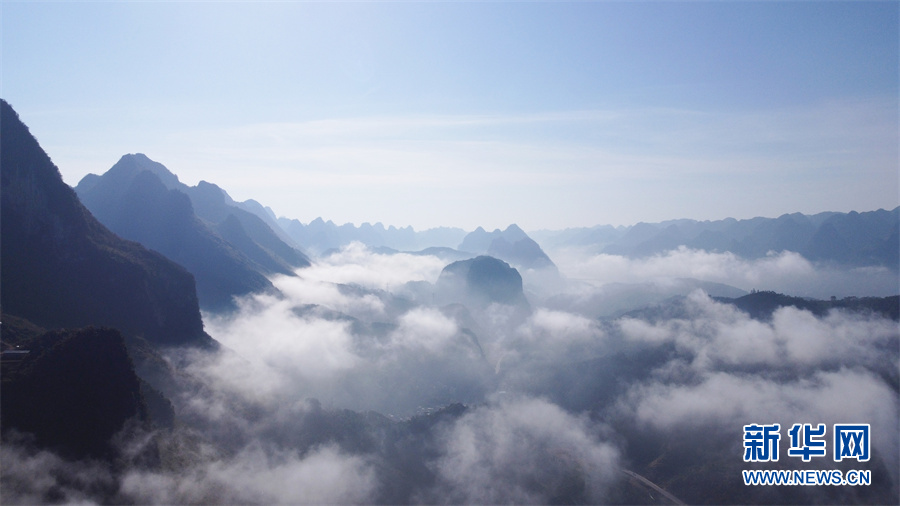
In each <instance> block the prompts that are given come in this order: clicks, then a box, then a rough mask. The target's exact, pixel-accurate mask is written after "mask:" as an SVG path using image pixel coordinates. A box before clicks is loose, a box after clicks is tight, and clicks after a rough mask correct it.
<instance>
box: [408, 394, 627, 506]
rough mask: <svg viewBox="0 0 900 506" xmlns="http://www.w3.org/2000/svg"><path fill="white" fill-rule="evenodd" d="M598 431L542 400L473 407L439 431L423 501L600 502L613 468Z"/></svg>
mask: <svg viewBox="0 0 900 506" xmlns="http://www.w3.org/2000/svg"><path fill="white" fill-rule="evenodd" d="M598 434H599V429H598V428H595V427H592V426H591V425H590V424H589V423H588V422H587V421H586V420H585V419H583V418H579V417H576V416H573V415H570V414H568V413H566V412H565V411H563V410H562V409H560V408H559V407H558V406H556V405H554V404H552V403H550V402H547V401H545V400H541V399H530V398H517V399H501V400H499V401H498V402H495V403H492V404H490V405H487V406H482V407H478V408H474V409H472V410H471V411H469V412H468V413H466V414H465V415H464V416H463V417H462V418H460V419H459V420H457V421H456V422H455V423H454V424H453V426H452V427H451V428H449V430H448V431H447V433H446V435H445V440H444V443H443V455H442V456H441V458H440V459H439V460H438V463H437V470H438V478H439V485H438V488H437V490H436V493H435V496H434V497H426V498H423V499H424V500H425V501H426V502H435V501H437V502H444V503H450V504H460V503H475V504H498V503H516V504H527V503H547V502H548V501H550V500H551V499H556V500H559V496H560V495H561V494H564V493H565V494H569V495H568V496H567V497H565V499H564V500H568V501H576V502H587V503H596V502H602V501H603V498H604V493H605V490H606V488H607V487H608V486H609V485H610V483H611V482H612V480H613V479H614V475H615V473H616V471H617V465H618V451H617V450H616V448H615V447H614V446H613V445H611V444H609V443H606V442H603V441H601V440H600V438H599V437H598Z"/></svg>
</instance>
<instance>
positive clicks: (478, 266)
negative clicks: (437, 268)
mask: <svg viewBox="0 0 900 506" xmlns="http://www.w3.org/2000/svg"><path fill="white" fill-rule="evenodd" d="M435 290H436V292H437V296H438V297H439V298H440V299H441V301H442V302H444V303H447V302H462V303H463V304H467V303H468V304H472V303H474V304H477V305H487V304H491V303H494V302H497V303H500V304H507V305H527V304H528V302H527V301H526V299H525V292H524V291H523V290H522V276H521V275H520V274H519V271H517V270H516V269H515V268H513V267H511V266H510V265H509V264H508V263H506V262H504V261H502V260H498V259H496V258H493V257H489V256H479V257H475V258H470V259H468V260H460V261H458V262H453V263H451V264H450V265H448V266H446V267H444V269H443V270H442V271H441V274H440V276H439V277H438V280H437V283H436V285H435Z"/></svg>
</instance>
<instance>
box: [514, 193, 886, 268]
mask: <svg viewBox="0 0 900 506" xmlns="http://www.w3.org/2000/svg"><path fill="white" fill-rule="evenodd" d="M531 235H532V236H533V237H535V238H536V239H537V240H538V241H540V242H541V243H542V244H543V245H544V247H549V248H551V249H554V248H559V247H567V246H575V247H582V248H587V249H588V250H589V251H590V252H592V253H606V254H611V255H624V256H628V257H645V256H650V255H656V254H659V253H663V252H665V251H669V250H672V249H674V248H677V247H679V246H686V247H688V248H692V249H700V250H706V251H715V252H730V253H734V254H735V255H738V256H741V257H744V258H759V257H763V256H765V255H766V254H767V253H768V252H770V251H775V252H780V251H794V252H797V253H800V254H801V255H803V256H804V257H805V258H807V259H808V260H811V261H817V262H826V263H833V264H838V265H847V266H885V267H889V268H892V269H894V270H898V268H900V207H897V208H894V209H893V210H890V211H886V210H884V209H879V210H877V211H869V212H863V213H857V212H855V211H854V212H850V213H833V212H828V213H819V214H815V215H805V214H800V213H794V214H785V215H782V216H780V217H778V218H753V219H749V220H736V219H734V218H727V219H724V220H717V221H696V220H686V219H682V220H670V221H664V222H661V223H638V224H637V225H634V226H631V227H612V226H610V225H602V226H596V227H590V228H570V229H566V230H561V231H547V230H543V231H538V232H532V234H531Z"/></svg>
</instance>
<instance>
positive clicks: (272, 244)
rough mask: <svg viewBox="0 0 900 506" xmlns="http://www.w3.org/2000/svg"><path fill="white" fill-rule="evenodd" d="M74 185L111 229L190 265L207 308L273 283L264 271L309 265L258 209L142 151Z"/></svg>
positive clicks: (226, 306) (230, 302) (228, 303)
mask: <svg viewBox="0 0 900 506" xmlns="http://www.w3.org/2000/svg"><path fill="white" fill-rule="evenodd" d="M75 190H76V192H78V194H79V196H80V197H81V199H82V202H84V204H85V206H87V207H88V209H90V210H91V212H92V213H93V214H94V215H95V216H96V217H97V219H99V220H100V221H101V222H102V223H103V224H104V225H106V226H108V227H109V228H110V229H111V230H112V231H113V232H115V233H117V234H119V235H120V236H122V237H124V238H126V239H130V240H134V241H138V242H140V243H141V244H144V245H145V246H147V247H149V248H152V249H154V250H157V251H159V252H160V253H162V254H164V255H166V256H167V257H168V258H170V259H172V260H174V261H176V262H178V263H179V264H181V265H183V266H184V267H185V268H186V269H188V271H190V272H191V273H192V274H193V275H194V277H195V278H196V280H197V294H198V297H199V299H200V305H201V307H203V308H204V309H206V310H211V311H223V310H229V309H233V308H234V297H235V296H240V295H246V294H249V293H254V292H261V291H273V290H274V287H273V286H272V284H271V282H270V281H269V280H268V279H267V277H266V276H267V275H269V274H288V275H290V274H293V272H292V269H293V268H294V267H300V266H305V265H309V261H308V259H307V258H306V256H305V255H303V253H301V252H299V251H297V250H296V249H294V248H292V247H291V246H289V245H287V244H285V243H284V242H282V241H281V240H280V239H279V238H278V236H277V235H276V234H275V233H274V232H272V230H271V229H270V228H269V227H268V225H266V224H265V223H264V222H263V221H262V220H261V219H260V218H259V217H257V216H255V215H254V214H252V213H249V212H247V211H244V210H242V209H239V208H237V207H235V206H232V205H229V204H228V202H229V201H231V199H230V198H228V197H227V194H225V193H224V192H223V191H222V190H221V189H220V188H219V187H217V186H215V185H213V184H210V183H206V182H201V183H200V184H199V185H197V186H196V187H193V188H191V187H187V186H186V185H184V184H182V183H180V182H179V181H178V177H177V176H175V175H174V174H172V173H171V172H169V171H168V169H166V168H165V167H164V166H163V165H162V164H159V163H157V162H154V161H152V160H150V159H149V158H147V157H146V156H144V155H141V154H137V155H125V156H123V157H122V158H121V159H120V160H119V162H118V163H116V164H115V165H114V166H113V167H112V168H111V169H110V170H109V171H107V172H106V173H105V174H104V175H103V176H95V175H88V176H85V178H84V179H82V181H81V182H80V183H79V184H78V186H77V187H76V188H75ZM232 202H233V201H232ZM197 210H200V211H202V213H201V212H197Z"/></svg>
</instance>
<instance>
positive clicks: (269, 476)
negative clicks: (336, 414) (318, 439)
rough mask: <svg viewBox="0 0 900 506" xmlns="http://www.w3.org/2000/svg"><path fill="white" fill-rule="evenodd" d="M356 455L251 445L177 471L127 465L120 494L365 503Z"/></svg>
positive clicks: (367, 492) (371, 482)
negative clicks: (302, 453)
mask: <svg viewBox="0 0 900 506" xmlns="http://www.w3.org/2000/svg"><path fill="white" fill-rule="evenodd" d="M376 485H377V484H376V480H375V474H374V472H373V470H372V469H371V468H370V466H369V465H368V463H367V462H366V461H365V460H364V459H363V458H361V457H358V456H351V455H345V454H343V453H341V452H340V451H339V450H338V449H336V448H334V447H331V446H325V447H322V448H318V449H316V450H314V451H312V452H310V453H309V454H308V455H306V456H305V457H302V458H301V457H299V456H297V455H296V454H295V453H291V452H287V451H285V452H279V451H264V450H263V449H262V448H260V447H259V446H250V447H248V448H246V449H244V450H243V451H241V452H240V453H238V454H237V455H235V456H234V457H232V458H225V459H217V460H212V461H208V462H205V463H204V464H202V465H198V466H195V467H192V468H190V469H189V470H187V472H182V473H162V472H149V471H139V470H132V471H130V472H128V473H127V474H126V475H125V477H124V478H123V479H122V484H121V487H122V490H121V493H122V494H124V495H125V496H126V497H129V498H131V499H132V500H134V501H135V502H136V503H146V504H150V503H154V504H183V503H219V504H364V503H367V502H369V501H370V500H371V497H372V495H373V493H374V490H375V487H376Z"/></svg>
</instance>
